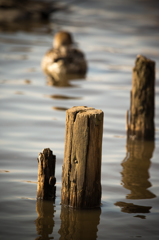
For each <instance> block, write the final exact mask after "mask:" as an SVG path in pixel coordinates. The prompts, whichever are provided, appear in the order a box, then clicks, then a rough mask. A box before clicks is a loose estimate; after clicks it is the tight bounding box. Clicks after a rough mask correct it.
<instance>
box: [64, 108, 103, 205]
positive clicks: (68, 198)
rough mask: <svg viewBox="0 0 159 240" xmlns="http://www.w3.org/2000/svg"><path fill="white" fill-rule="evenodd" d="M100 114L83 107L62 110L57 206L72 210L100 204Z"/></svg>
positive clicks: (101, 120)
mask: <svg viewBox="0 0 159 240" xmlns="http://www.w3.org/2000/svg"><path fill="white" fill-rule="evenodd" d="M102 136H103V112H102V111H101V110H96V109H94V108H87V107H84V106H80V107H72V108H70V109H68V110H67V111H66V130H65V152H64V161H63V167H62V190H61V203H62V204H63V205H68V206H72V207H74V208H92V207H97V206H100V204H101V154H102Z"/></svg>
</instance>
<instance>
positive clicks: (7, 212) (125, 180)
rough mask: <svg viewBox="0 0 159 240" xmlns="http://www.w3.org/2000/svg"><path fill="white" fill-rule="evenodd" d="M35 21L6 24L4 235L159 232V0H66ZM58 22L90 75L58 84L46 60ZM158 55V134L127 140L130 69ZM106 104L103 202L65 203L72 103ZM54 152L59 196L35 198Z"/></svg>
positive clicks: (2, 68)
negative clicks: (44, 155)
mask: <svg viewBox="0 0 159 240" xmlns="http://www.w3.org/2000/svg"><path fill="white" fill-rule="evenodd" d="M59 3H61V4H63V5H67V8H66V9H65V8H64V9H63V10H60V11H57V12H54V13H53V14H52V16H51V19H50V21H49V22H47V23H43V24H41V25H38V26H36V25H35V26H33V27H32V28H31V29H30V28H29V29H27V30H26V28H25V29H23V28H18V29H17V30H15V29H14V31H13V29H11V30H10V29H6V31H4V29H3V31H1V32H0V116H1V117H0V133H1V134H0V135H1V137H0V141H1V144H0V193H1V194H0V239H2V240H8V239H10V240H12V239H16V240H20V239H23V240H26V239H27V240H31V239H36V240H37V239H39V240H47V239H60V240H65V239H69V240H71V239H72V240H74V239H77V240H78V239H79V240H80V239H82V240H84V239H87V240H89V239H90V240H93V239H99V240H102V239H109V240H111V239H112V240H115V239H117V240H120V239H121V240H124V239H138V238H141V239H144V240H145V239H152V240H155V239H156V240H157V239H159V227H158V222H159V174H158V172H159V3H158V1H155V0H152V1H148V0H145V1H143V0H134V1H130V0H129V1H126V0H120V1H115V0H112V1H104V0H100V1H94V0H87V1H63V2H62V1H59ZM59 30H67V31H69V32H71V33H72V35H73V37H74V40H75V42H77V44H78V47H79V48H80V49H81V50H82V51H83V52H84V53H85V57H86V59H87V62H88V72H87V75H86V77H85V78H83V79H78V78H77V79H75V80H70V81H68V82H67V84H61V85H55V84H54V83H51V82H49V81H47V78H46V76H45V74H44V73H43V72H42V69H41V65H40V64H41V60H42V58H43V56H44V54H45V52H46V51H47V50H48V49H49V48H51V46H52V40H53V36H54V34H55V33H56V32H57V31H59ZM138 54H142V55H144V56H146V57H148V58H150V59H152V60H153V61H155V62H156V84H155V141H151V142H144V141H137V142H135V143H134V142H133V141H131V142H130V141H127V136H126V130H125V124H126V121H125V115H126V111H127V110H128V109H129V107H130V90H131V87H132V85H131V84H132V68H133V67H134V63H135V59H136V56H137V55H138ZM72 106H88V107H94V108H96V109H101V110H102V111H103V112H104V126H103V127H104V129H103V146H102V169H101V170H102V175H101V184H102V199H101V202H102V204H101V207H100V208H97V209H92V210H78V209H71V208H67V207H64V206H61V205H60V202H61V174H62V164H63V156H64V144H65V117H66V109H68V108H71V107H72ZM44 148H50V149H51V150H52V151H53V154H55V155H56V173H55V175H56V181H57V183H56V199H55V202H49V201H44V202H39V201H37V199H36V193H37V174H38V162H37V158H38V155H39V152H42V150H43V149H44Z"/></svg>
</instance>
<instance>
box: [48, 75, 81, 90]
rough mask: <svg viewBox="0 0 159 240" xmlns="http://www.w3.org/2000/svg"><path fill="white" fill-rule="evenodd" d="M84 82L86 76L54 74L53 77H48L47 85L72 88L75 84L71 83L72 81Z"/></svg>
mask: <svg viewBox="0 0 159 240" xmlns="http://www.w3.org/2000/svg"><path fill="white" fill-rule="evenodd" d="M77 79H78V80H79V79H80V80H84V79H85V75H81V74H61V73H56V72H55V73H54V75H53V76H48V75H47V85H48V86H56V87H72V86H73V84H71V83H70V80H77Z"/></svg>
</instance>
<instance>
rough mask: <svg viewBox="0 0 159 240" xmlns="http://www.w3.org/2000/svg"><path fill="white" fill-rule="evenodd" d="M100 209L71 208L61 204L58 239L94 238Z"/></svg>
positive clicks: (77, 239) (95, 237)
mask: <svg viewBox="0 0 159 240" xmlns="http://www.w3.org/2000/svg"><path fill="white" fill-rule="evenodd" d="M100 215H101V209H100V208H96V209H91V210H90V209H89V210H84V209H79V210H78V209H73V208H68V207H65V206H61V215H60V218H61V227H60V230H59V234H60V240H73V239H76V240H81V239H82V240H85V239H86V240H89V239H91V240H96V239H97V232H98V227H97V226H98V225H99V223H100Z"/></svg>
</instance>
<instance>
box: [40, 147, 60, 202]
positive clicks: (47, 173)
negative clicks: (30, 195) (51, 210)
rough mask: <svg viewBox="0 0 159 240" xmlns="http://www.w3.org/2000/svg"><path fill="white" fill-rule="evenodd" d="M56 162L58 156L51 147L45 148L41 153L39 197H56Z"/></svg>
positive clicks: (47, 198) (48, 198)
mask: <svg viewBox="0 0 159 240" xmlns="http://www.w3.org/2000/svg"><path fill="white" fill-rule="evenodd" d="M55 162H56V156H55V155H53V153H52V151H51V150H50V149H49V148H46V149H44V150H43V153H39V159H38V164H39V168H38V187H37V199H42V200H44V199H45V200H51V199H55V192H56V187H55V183H56V178H55Z"/></svg>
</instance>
